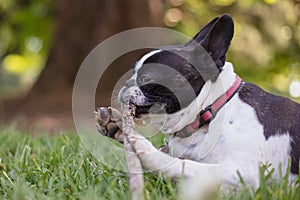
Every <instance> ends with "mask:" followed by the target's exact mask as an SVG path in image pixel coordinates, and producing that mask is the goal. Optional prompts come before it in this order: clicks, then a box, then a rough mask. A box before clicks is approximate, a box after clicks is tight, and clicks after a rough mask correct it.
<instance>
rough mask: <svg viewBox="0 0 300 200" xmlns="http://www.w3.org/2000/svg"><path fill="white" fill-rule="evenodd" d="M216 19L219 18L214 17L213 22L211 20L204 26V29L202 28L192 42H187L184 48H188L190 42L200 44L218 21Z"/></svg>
mask: <svg viewBox="0 0 300 200" xmlns="http://www.w3.org/2000/svg"><path fill="white" fill-rule="evenodd" d="M218 19H219V17H216V18H214V19H213V20H211V21H210V22H209V23H208V24H206V25H205V26H204V27H202V29H201V30H200V31H199V32H198V33H197V34H196V35H195V36H194V37H193V39H192V40H190V41H189V42H187V43H186V44H185V46H188V45H189V44H191V43H192V42H198V43H200V42H201V41H202V40H203V39H204V38H205V37H206V35H207V34H208V33H209V31H210V30H211V29H212V27H213V26H214V24H215V23H216V21H218Z"/></svg>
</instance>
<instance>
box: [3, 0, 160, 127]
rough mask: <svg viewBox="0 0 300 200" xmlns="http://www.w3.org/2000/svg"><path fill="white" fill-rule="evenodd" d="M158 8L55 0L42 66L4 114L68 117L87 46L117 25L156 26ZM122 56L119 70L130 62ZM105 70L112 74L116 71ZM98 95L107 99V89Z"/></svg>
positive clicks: (139, 1)
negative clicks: (51, 32)
mask: <svg viewBox="0 0 300 200" xmlns="http://www.w3.org/2000/svg"><path fill="white" fill-rule="evenodd" d="M161 13H162V9H161V5H160V1H159V0H101V1H99V0H76V1H74V0H57V1H56V18H55V30H54V31H55V32H54V38H53V43H52V47H51V49H50V54H49V58H48V60H47V63H46V66H45V68H44V70H43V71H42V72H41V74H40V76H39V78H38V79H37V81H36V83H35V84H34V85H33V87H32V89H31V90H30V91H29V92H28V94H27V95H26V97H25V98H23V99H19V100H18V101H10V102H7V103H6V104H5V106H4V109H5V111H6V113H5V114H6V118H7V117H8V118H11V117H12V116H14V115H15V114H17V113H22V114H24V115H25V116H26V117H27V118H29V119H33V121H34V123H36V119H37V118H38V119H40V117H43V116H47V119H48V118H49V117H51V116H52V118H53V119H55V118H58V117H59V116H58V115H59V114H61V113H64V116H67V117H70V118H71V116H72V115H71V105H72V102H71V96H72V88H73V83H74V80H75V77H76V73H77V71H78V69H79V67H80V65H81V63H82V61H83V59H84V58H85V56H87V54H88V53H89V51H91V50H92V49H93V48H94V47H95V46H96V45H97V44H99V43H100V42H101V41H103V40H105V39H106V38H108V37H110V36H112V35H114V34H117V33H119V32H121V31H124V30H127V29H131V28H137V27H143V26H160V25H161V21H162V20H161V19H162V17H161ZM128 60H130V59H123V61H122V62H123V63H122V64H121V65H119V66H122V68H124V66H127V67H125V71H126V70H127V69H128V67H130V64H129V63H128ZM119 64H120V63H119ZM114 71H115V72H116V71H120V72H121V71H122V70H114ZM123 71H124V69H123ZM108 76H110V77H112V78H110V79H111V80H114V79H115V77H118V76H120V74H110V75H108ZM107 85H110V83H107ZM105 92H106V93H109V91H105ZM102 96H103V99H102V102H106V103H108V101H107V100H108V99H107V97H108V94H102ZM21 102H22V103H21ZM58 120H59V121H63V120H60V119H58ZM31 121H32V120H31ZM46 121H47V120H46ZM48 122H49V120H48ZM37 123H40V122H39V121H38V122H37ZM50 124H51V123H50ZM48 126H50V125H49V124H48ZM54 126H55V125H54Z"/></svg>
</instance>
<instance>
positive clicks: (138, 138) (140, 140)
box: [128, 134, 158, 156]
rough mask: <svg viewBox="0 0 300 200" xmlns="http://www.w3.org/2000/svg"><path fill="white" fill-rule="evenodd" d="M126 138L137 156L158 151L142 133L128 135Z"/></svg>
mask: <svg viewBox="0 0 300 200" xmlns="http://www.w3.org/2000/svg"><path fill="white" fill-rule="evenodd" d="M128 138H129V142H130V144H131V146H132V148H133V149H134V151H135V152H136V154H138V155H139V156H141V155H144V154H149V153H153V152H156V151H158V149H156V148H155V147H154V146H153V145H152V143H151V142H150V141H149V140H147V139H146V138H144V137H143V136H142V135H139V134H133V135H129V136H128Z"/></svg>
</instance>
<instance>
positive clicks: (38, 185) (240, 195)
mask: <svg viewBox="0 0 300 200" xmlns="http://www.w3.org/2000/svg"><path fill="white" fill-rule="evenodd" d="M0 159H1V160H0V199H14V200H15V199H20V200H25V199H89V200H90V199H91V200H92V199H129V197H130V194H129V190H128V183H127V174H126V173H125V172H120V171H116V170H113V169H110V168H108V167H106V166H104V165H102V164H101V163H100V162H98V161H97V160H96V159H95V158H94V157H93V156H92V155H91V154H90V153H89V152H87V151H86V150H85V148H84V146H83V145H82V144H81V142H80V139H79V137H78V136H77V134H74V133H64V134H62V135H54V136H50V135H49V134H40V135H38V136H31V135H30V134H29V133H27V134H25V133H21V132H19V131H17V130H15V129H12V128H5V129H2V130H1V131H0ZM261 171H262V172H261V173H262V174H263V173H264V170H263V169H262V170H261ZM270 173H272V172H270ZM144 177H145V188H146V189H145V196H146V197H147V198H146V199H176V198H177V197H178V194H177V188H176V185H175V184H174V183H172V182H171V181H163V180H162V178H160V177H157V176H154V175H151V174H149V173H147V174H145V176H144ZM260 179H261V186H260V188H259V189H258V190H257V191H250V190H248V189H247V188H244V189H242V191H238V192H234V191H232V192H230V193H229V194H228V193H227V194H220V196H219V199H232V200H233V199H262V200H266V199H270V200H274V199H283V200H287V199H297V200H298V199H300V187H299V186H297V185H295V184H288V181H287V178H286V177H285V176H283V178H282V181H281V183H280V184H275V183H272V182H271V181H270V180H269V179H270V178H269V177H268V176H263V175H262V176H261V178H260ZM241 184H242V181H241Z"/></svg>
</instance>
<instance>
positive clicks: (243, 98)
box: [119, 15, 300, 187]
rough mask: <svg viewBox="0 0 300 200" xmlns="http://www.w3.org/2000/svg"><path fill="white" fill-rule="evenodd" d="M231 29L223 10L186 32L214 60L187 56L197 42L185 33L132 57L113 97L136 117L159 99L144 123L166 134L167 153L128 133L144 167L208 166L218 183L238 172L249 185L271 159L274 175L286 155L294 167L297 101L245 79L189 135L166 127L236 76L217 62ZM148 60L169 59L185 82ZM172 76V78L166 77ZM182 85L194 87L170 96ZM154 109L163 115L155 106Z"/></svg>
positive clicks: (180, 124)
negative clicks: (182, 38)
mask: <svg viewBox="0 0 300 200" xmlns="http://www.w3.org/2000/svg"><path fill="white" fill-rule="evenodd" d="M232 36H233V22H232V20H231V17H230V16H228V15H223V16H222V17H220V18H216V19H214V20H212V21H211V22H210V23H209V24H208V25H206V26H205V27H204V28H203V29H202V30H201V31H200V32H199V33H198V34H197V35H196V36H195V37H194V39H193V40H194V41H196V42H197V44H198V45H200V46H201V48H204V49H205V51H207V52H208V54H209V56H210V57H211V59H212V62H213V63H214V66H213V67H214V68H212V66H211V65H210V64H208V65H205V66H204V67H203V66H200V67H198V66H195V64H194V63H193V62H198V60H199V59H198V58H197V59H196V58H194V56H195V55H196V53H197V52H198V50H197V51H196V50H195V49H197V48H198V47H194V46H193V47H192V48H190V45H191V43H192V42H191V41H190V42H189V43H187V44H186V45H183V46H179V47H174V48H170V47H168V48H167V49H165V48H161V49H158V50H154V51H152V52H150V53H148V54H146V55H145V56H143V57H142V59H141V60H140V61H139V62H137V64H136V66H135V73H134V75H133V76H132V78H131V79H130V80H129V81H128V82H127V83H126V86H125V87H124V88H123V90H122V91H121V92H120V94H119V98H120V100H121V101H128V100H129V101H131V103H133V104H135V105H136V106H137V117H143V116H144V115H145V114H148V113H149V112H150V108H151V106H153V105H155V104H159V106H160V108H159V109H156V110H155V109H154V111H153V112H154V113H153V114H152V115H151V120H152V125H153V126H157V127H158V128H160V129H161V131H162V132H163V133H165V134H166V140H167V143H168V147H169V149H170V155H172V157H171V156H169V155H167V154H165V153H162V152H160V151H158V150H157V149H156V148H155V147H153V146H152V144H151V143H150V142H149V141H148V140H146V139H145V138H143V137H142V136H133V137H132V138H131V140H132V143H133V145H134V149H135V150H136V152H137V153H138V154H139V157H140V160H141V162H142V165H143V167H144V168H145V169H147V170H151V171H160V172H162V174H164V175H165V176H169V177H171V178H175V179H176V178H180V177H181V176H182V175H183V176H185V177H198V178H199V179H201V177H203V176H206V175H207V174H212V176H216V177H217V178H218V179H220V180H221V181H222V183H224V184H225V185H233V186H236V185H238V183H239V181H240V177H239V175H238V173H239V174H240V175H241V177H242V178H243V180H244V182H245V183H246V185H248V186H253V187H257V186H258V184H259V166H261V165H264V164H266V165H268V164H271V167H272V168H275V173H273V177H274V179H278V178H279V172H280V171H282V172H283V173H285V172H286V170H287V167H288V161H289V158H290V157H291V161H292V162H291V175H290V178H291V179H293V178H294V177H295V175H296V174H298V173H299V171H298V169H299V155H300V105H299V104H297V103H294V102H292V101H290V100H288V99H286V98H282V97H278V96H275V95H272V94H269V93H267V92H265V91H263V90H261V89H260V88H259V87H257V86H255V85H253V84H251V83H245V82H242V83H241V84H240V86H239V87H238V89H236V91H235V92H234V93H233V95H232V97H230V98H229V99H227V100H226V102H225V103H224V105H222V106H221V108H220V109H219V110H218V112H217V113H214V117H213V118H212V119H211V121H210V122H209V123H205V124H204V125H203V126H199V127H198V128H197V129H196V130H195V131H194V132H193V133H191V134H190V135H189V137H184V138H183V137H179V136H177V135H176V134H174V133H177V132H178V131H180V130H182V129H184V128H185V127H186V126H188V125H189V124H191V123H193V122H194V121H195V118H196V117H197V115H198V114H199V113H200V112H201V110H203V109H205V108H207V107H209V106H210V105H211V104H213V103H214V102H215V101H216V100H217V99H218V98H219V97H220V96H222V95H224V93H226V91H228V90H230V89H231V87H232V86H233V85H234V84H235V81H236V79H237V76H236V74H235V73H234V70H233V66H232V64H231V63H228V62H225V54H226V52H227V49H228V47H229V45H230V41H231V38H232ZM190 49H192V50H190ZM176 54H177V55H176ZM187 55H188V56H187ZM190 55H192V56H190ZM202 57H203V56H202ZM151 63H159V64H163V65H167V66H169V67H171V68H172V69H174V71H176V72H179V73H180V74H181V75H182V76H184V77H185V79H186V80H184V81H185V82H184V81H182V82H181V79H180V78H178V76H177V75H176V74H175V75H174V74H172V73H173V72H166V73H164V72H161V71H160V72H157V71H156V68H155V67H151ZM191 63H192V64H191ZM198 63H199V62H198ZM204 63H205V62H204ZM149 64H150V66H149ZM196 65H197V63H196ZM197 67H198V68H197ZM199 70H200V71H199ZM201 70H202V71H201ZM174 73H175V72H174ZM173 77H177V78H175V79H174V80H172V79H173ZM162 79H165V80H168V81H169V82H170V83H165V82H163V81H162ZM162 82H163V84H170V85H172V86H173V88H171V89H170V90H171V91H170V90H168V88H166V87H164V86H163V87H162V86H160V85H161V83H162ZM157 83H159V84H160V85H159V84H157ZM182 83H189V85H190V87H186V88H185V86H184V85H183V84H182ZM187 91H192V92H194V93H195V96H194V97H192V98H190V99H189V98H185V97H186V95H185V94H184V95H182V96H181V97H182V98H183V100H182V101H181V102H178V101H176V97H177V96H176V95H175V96H174V94H177V93H181V94H182V93H185V92H187ZM162 110H163V111H165V112H166V114H165V115H162V114H161V113H162ZM177 158H181V159H177Z"/></svg>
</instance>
